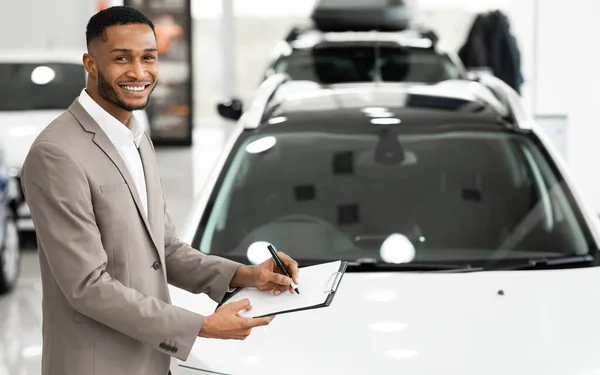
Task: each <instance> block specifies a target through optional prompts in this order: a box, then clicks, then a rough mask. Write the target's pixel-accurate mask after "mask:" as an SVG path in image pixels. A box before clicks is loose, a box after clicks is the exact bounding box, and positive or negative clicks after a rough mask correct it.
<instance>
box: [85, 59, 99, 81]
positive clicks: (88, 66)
mask: <svg viewBox="0 0 600 375" xmlns="http://www.w3.org/2000/svg"><path fill="white" fill-rule="evenodd" d="M83 66H84V67H85V70H86V71H87V73H88V74H89V75H92V76H95V75H96V72H97V71H98V66H97V65H96V62H95V61H94V58H93V57H92V55H90V54H89V53H84V54H83Z"/></svg>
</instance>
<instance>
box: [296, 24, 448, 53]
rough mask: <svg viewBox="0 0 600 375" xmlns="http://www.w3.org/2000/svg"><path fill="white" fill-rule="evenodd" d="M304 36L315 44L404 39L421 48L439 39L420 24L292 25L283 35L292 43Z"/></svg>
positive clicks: (432, 44)
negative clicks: (366, 27)
mask: <svg viewBox="0 0 600 375" xmlns="http://www.w3.org/2000/svg"><path fill="white" fill-rule="evenodd" d="M304 36H306V37H307V38H310V39H311V40H313V43H315V44H316V43H318V42H321V41H335V40H342V39H345V38H350V39H352V38H357V40H360V39H361V38H364V37H367V38H370V39H378V40H381V41H386V40H389V41H398V42H401V40H402V39H405V41H406V42H407V44H410V45H414V46H419V47H422V48H435V47H436V45H437V43H438V41H439V37H438V35H437V34H436V33H435V32H434V31H433V30H431V29H427V28H425V27H422V26H419V27H415V28H407V29H405V30H401V31H376V30H373V31H353V30H346V31H321V30H319V29H317V28H315V27H313V26H294V27H292V29H291V30H290V31H289V32H288V33H287V35H286V36H285V42H286V43H288V44H293V43H294V42H295V41H298V40H300V39H302V37H304ZM376 36H380V38H375V37H376ZM411 40H414V43H410V41H411ZM419 40H420V41H422V40H427V43H426V44H423V43H418V42H419ZM344 41H345V40H344Z"/></svg>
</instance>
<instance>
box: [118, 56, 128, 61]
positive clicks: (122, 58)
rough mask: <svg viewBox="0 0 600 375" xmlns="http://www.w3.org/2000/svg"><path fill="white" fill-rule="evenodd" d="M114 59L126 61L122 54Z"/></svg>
mask: <svg viewBox="0 0 600 375" xmlns="http://www.w3.org/2000/svg"><path fill="white" fill-rule="evenodd" d="M115 60H117V61H127V58H125V57H123V56H119V57H117V58H116V59H115Z"/></svg>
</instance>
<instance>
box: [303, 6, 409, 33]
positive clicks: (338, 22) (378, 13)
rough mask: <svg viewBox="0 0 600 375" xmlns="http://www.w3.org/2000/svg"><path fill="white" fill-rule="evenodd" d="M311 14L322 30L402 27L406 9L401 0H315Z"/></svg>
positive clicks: (401, 28) (403, 26)
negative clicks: (316, 0)
mask: <svg viewBox="0 0 600 375" xmlns="http://www.w3.org/2000/svg"><path fill="white" fill-rule="evenodd" d="M311 18H312V21H313V22H314V24H315V27H316V28H317V29H319V30H321V31H324V32H328V31H331V32H334V31H372V30H377V31H402V30H405V29H407V28H408V27H409V21H410V13H409V10H408V7H407V6H406V4H405V3H404V0H319V1H318V2H317V4H316V5H315V7H314V9H313V12H312V16H311Z"/></svg>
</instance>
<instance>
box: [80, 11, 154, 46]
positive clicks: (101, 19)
mask: <svg viewBox="0 0 600 375" xmlns="http://www.w3.org/2000/svg"><path fill="white" fill-rule="evenodd" d="M140 23H141V24H146V25H148V26H150V28H151V29H152V32H154V35H156V31H154V23H153V22H152V21H151V20H150V19H149V18H148V17H146V16H145V15H144V14H143V13H142V12H140V11H139V10H137V9H134V8H131V7H126V6H113V7H110V8H106V9H104V10H101V11H99V12H98V13H96V14H94V15H93V16H92V18H90V20H89V22H88V24H87V28H86V31H85V41H86V43H87V46H88V48H89V46H90V44H91V43H92V42H93V41H94V40H96V39H98V38H102V40H106V34H105V30H106V28H107V27H109V26H114V25H132V24H140Z"/></svg>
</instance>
